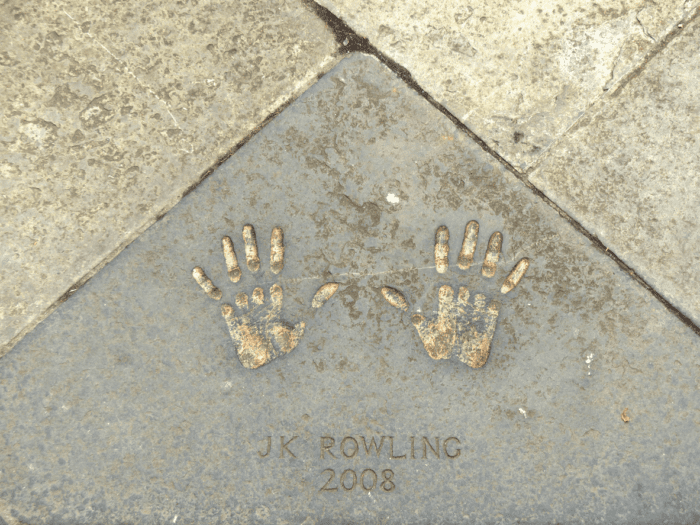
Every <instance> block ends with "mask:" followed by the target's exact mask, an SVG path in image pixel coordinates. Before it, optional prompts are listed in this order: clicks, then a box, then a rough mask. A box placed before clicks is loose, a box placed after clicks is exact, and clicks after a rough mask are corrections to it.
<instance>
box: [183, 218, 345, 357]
mask: <svg viewBox="0 0 700 525" xmlns="http://www.w3.org/2000/svg"><path fill="white" fill-rule="evenodd" d="M243 243H244V245H245V258H246V265H247V266H248V270H250V271H251V272H253V273H255V272H257V271H258V270H259V269H260V257H259V256H258V245H257V241H256V238H255V229H254V228H253V227H252V226H251V225H249V224H248V225H246V226H244V227H243ZM222 244H223V250H224V259H225V260H226V268H227V270H228V275H229V278H230V279H231V281H232V282H234V283H237V282H238V281H240V279H241V276H242V272H241V268H240V266H239V265H238V259H237V257H236V252H235V250H234V247H233V241H231V238H230V237H224V238H223V240H222ZM282 268H284V233H283V232H282V228H279V227H278V228H274V229H273V230H272V237H271V241H270V269H271V270H272V273H274V274H278V273H280V272H281V271H282ZM192 276H193V277H194V279H195V281H197V283H198V284H199V286H201V288H202V290H204V292H205V293H206V294H207V295H208V296H209V297H211V298H212V299H216V300H217V301H218V300H219V299H221V296H222V293H221V290H219V289H218V288H217V287H216V286H215V285H214V283H212V281H211V279H209V277H207V275H206V274H205V273H204V270H202V268H200V267H199V266H197V267H196V268H194V270H192ZM338 286H339V285H338V284H337V283H326V284H325V285H323V286H322V287H321V288H320V289H319V290H318V292H317V293H316V295H315V297H314V299H313V306H314V307H315V308H320V307H321V306H323V304H325V302H326V301H327V300H328V299H330V297H331V296H332V295H333V294H334V293H335V291H336V290H337V289H338ZM250 302H251V303H252V305H249V304H248V296H247V295H246V294H245V293H243V292H241V293H239V294H238V295H236V309H237V310H238V312H236V311H234V308H233V307H232V306H231V305H230V304H224V305H222V306H221V314H222V315H223V316H224V319H225V320H226V324H227V325H228V329H229V332H230V334H231V339H233V343H234V345H235V346H236V353H237V354H238V359H239V360H240V362H241V364H242V365H243V366H244V367H246V368H259V367H261V366H263V365H265V364H267V363H269V362H270V361H272V360H273V359H276V358H278V357H280V356H281V355H284V354H288V353H289V352H291V351H292V350H294V348H296V346H297V345H298V344H299V340H300V339H301V337H302V336H303V335H304V327H305V326H306V324H305V323H304V322H300V323H297V324H296V325H291V324H290V323H288V322H286V321H283V320H282V319H280V311H281V309H282V287H281V286H280V285H279V284H273V285H272V287H271V288H270V297H269V300H268V301H265V295H264V293H263V289H262V288H259V287H258V288H255V289H254V290H253V293H252V294H251V296H250Z"/></svg>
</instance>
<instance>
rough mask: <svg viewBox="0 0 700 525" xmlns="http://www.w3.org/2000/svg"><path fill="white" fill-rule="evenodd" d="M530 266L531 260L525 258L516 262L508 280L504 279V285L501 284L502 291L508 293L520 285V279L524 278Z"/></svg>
mask: <svg viewBox="0 0 700 525" xmlns="http://www.w3.org/2000/svg"><path fill="white" fill-rule="evenodd" d="M529 267H530V260H529V259H527V258H525V259H520V261H518V264H516V265H515V266H514V267H513V269H512V270H511V271H510V273H509V274H508V277H506V280H505V281H503V286H501V293H508V292H510V291H511V290H512V289H513V288H515V287H516V286H518V283H519V282H520V279H522V278H523V276H524V275H525V272H526V271H527V269H528V268H529Z"/></svg>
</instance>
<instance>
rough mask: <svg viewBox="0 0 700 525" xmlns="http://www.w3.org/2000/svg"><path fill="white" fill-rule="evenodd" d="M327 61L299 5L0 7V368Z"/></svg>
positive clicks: (326, 48)
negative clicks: (51, 312)
mask: <svg viewBox="0 0 700 525" xmlns="http://www.w3.org/2000/svg"><path fill="white" fill-rule="evenodd" d="M336 47H337V46H336V44H335V42H334V39H333V36H332V34H330V32H329V31H328V30H327V28H326V27H325V25H324V23H323V22H322V21H320V20H318V18H317V17H316V16H315V15H314V14H313V13H311V12H310V11H309V10H308V9H307V8H306V7H304V6H302V5H301V2H297V1H274V0H270V1H263V2H260V1H257V0H256V1H248V0H244V1H240V2H235V3H234V4H231V3H226V2H213V3H212V2H207V3H206V5H205V4H204V3H199V4H198V3H196V2H194V3H190V2H181V3H177V4H172V5H167V4H163V3H152V2H134V1H128V2H116V3H115V2H112V3H107V2H104V3H94V2H91V3H89V4H87V3H84V2H76V1H71V2H59V3H56V4H52V3H49V4H47V3H46V2H31V1H30V2H10V3H5V4H4V5H2V6H0V71H1V72H2V76H1V77H0V86H1V87H0V90H1V91H2V93H3V100H4V102H3V106H2V110H0V111H1V113H0V137H1V139H0V140H1V141H2V145H3V146H2V149H1V151H0V194H1V195H2V211H1V212H0V213H1V214H2V217H3V221H2V225H1V226H0V241H1V244H2V252H1V254H0V281H2V288H1V290H0V293H1V295H0V354H2V353H4V352H5V351H7V350H8V349H9V346H8V343H9V342H10V341H13V338H14V339H16V338H17V337H18V334H21V333H22V332H23V331H26V330H27V329H28V328H31V327H32V326H33V325H34V324H35V323H36V322H37V321H38V320H39V319H41V318H42V316H43V315H44V313H45V312H46V310H47V308H49V307H50V306H51V305H52V304H54V303H55V301H56V300H57V299H59V297H61V296H62V295H63V294H64V293H65V292H67V291H69V288H70V287H71V286H72V285H73V284H74V283H76V282H77V281H78V280H80V279H81V278H83V277H84V276H85V275H86V274H89V273H90V272H91V271H92V270H93V269H94V268H95V267H96V266H98V265H100V264H101V263H102V262H103V261H104V260H105V259H106V258H107V259H108V258H109V257H111V256H112V255H113V254H114V253H115V251H118V250H119V249H121V248H122V247H123V246H124V245H125V244H126V243H128V242H130V241H131V240H133V238H134V237H135V236H136V235H137V234H138V233H140V232H141V231H143V230H144V229H145V228H146V227H147V226H148V225H149V224H151V223H152V222H153V221H154V220H155V218H156V217H157V216H158V215H159V214H160V213H162V212H163V211H164V210H167V209H169V208H170V207H171V206H172V205H173V204H174V203H175V202H177V201H178V200H179V199H180V197H181V196H182V194H183V192H184V191H186V189H187V188H188V187H190V186H191V185H192V184H193V183H196V182H197V181H198V180H199V179H200V177H201V176H202V175H203V174H204V173H205V171H206V170H207V169H208V168H209V167H211V166H212V165H214V164H215V163H216V162H217V159H219V158H221V157H222V156H224V155H226V154H227V152H228V151H229V150H230V149H231V148H232V146H234V145H235V144H236V143H237V142H238V141H240V140H241V139H243V138H244V137H245V136H246V135H247V134H248V133H250V132H251V130H253V128H254V127H255V126H257V125H259V124H260V123H261V122H262V121H263V119H264V118H265V117H266V116H267V115H269V114H270V113H271V112H272V111H274V110H275V109H276V108H278V107H279V106H280V104H282V103H284V102H285V101H286V100H288V99H289V98H291V97H294V96H296V95H298V94H299V93H301V92H302V91H303V90H304V89H305V88H306V87H308V86H309V85H311V84H312V83H313V82H314V81H315V80H316V76H317V75H318V74H319V73H322V72H324V71H326V70H328V69H329V68H330V67H331V66H332V62H333V61H334V60H335V59H334V58H333V56H332V54H333V53H334V52H335V50H336ZM2 348H4V350H2Z"/></svg>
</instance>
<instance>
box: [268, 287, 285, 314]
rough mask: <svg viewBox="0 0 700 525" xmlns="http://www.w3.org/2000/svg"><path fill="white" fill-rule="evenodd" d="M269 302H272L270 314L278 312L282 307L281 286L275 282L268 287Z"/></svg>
mask: <svg viewBox="0 0 700 525" xmlns="http://www.w3.org/2000/svg"><path fill="white" fill-rule="evenodd" d="M270 302H271V303H272V312H271V314H272V315H276V314H277V313H279V311H280V309H281V308H282V287H281V286H280V285H279V284H277V283H275V284H273V285H272V287H271V288H270Z"/></svg>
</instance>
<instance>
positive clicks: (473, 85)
mask: <svg viewBox="0 0 700 525" xmlns="http://www.w3.org/2000/svg"><path fill="white" fill-rule="evenodd" d="M318 3H319V4H321V5H323V6H324V7H326V8H327V9H329V10H330V11H331V12H332V13H333V14H335V15H336V16H338V17H340V18H341V19H343V20H344V21H345V22H346V23H348V24H349V25H350V26H351V27H352V28H353V29H354V30H355V31H356V32H358V33H359V34H361V35H363V36H365V37H367V38H369V40H370V42H371V43H372V44H374V45H376V46H377V48H379V49H380V50H381V51H382V52H383V53H385V54H386V55H387V56H389V57H390V58H392V59H393V60H395V61H396V62H398V63H399V64H401V65H402V66H404V67H406V68H407V69H408V70H409V71H410V72H411V74H412V75H413V77H414V78H415V79H416V81H417V82H418V83H419V84H420V86H421V87H422V88H424V89H425V90H426V91H427V92H428V93H430V94H431V95H432V96H433V97H434V98H435V99H436V100H437V101H438V102H440V103H442V104H443V105H444V106H445V107H446V108H447V109H449V110H450V111H451V112H452V113H453V114H454V115H455V116H456V117H457V118H459V119H460V120H461V121H462V122H464V123H465V124H466V125H467V126H468V127H469V128H470V129H471V130H472V131H474V132H475V133H476V134H477V135H478V136H479V137H480V138H481V139H483V140H484V141H486V143H487V144H488V145H489V146H491V147H492V148H493V149H494V150H495V151H497V152H498V153H499V154H501V155H502V156H503V157H505V158H506V159H507V160H508V161H509V162H510V163H511V164H513V165H514V166H516V167H518V168H520V169H525V168H527V167H530V166H532V165H533V163H534V162H535V161H536V159H537V158H538V157H539V156H540V155H541V154H542V153H543V152H544V150H545V149H546V148H547V147H548V146H549V145H550V144H552V142H553V141H554V140H556V139H557V138H558V137H559V136H561V135H562V133H564V132H565V131H566V130H567V129H568V128H569V127H570V126H571V125H572V124H573V123H574V122H575V121H576V119H577V118H579V117H580V116H581V115H582V113H583V112H584V111H585V110H586V109H587V108H588V107H589V106H590V104H591V103H593V102H594V101H595V100H597V99H598V98H599V97H601V96H602V95H603V94H604V93H605V90H606V89H609V88H611V87H613V86H615V85H616V83H617V82H618V81H619V80H620V79H621V78H622V77H623V76H624V75H625V74H626V73H628V72H629V71H631V70H632V69H633V68H634V67H636V66H637V65H639V63H640V61H642V59H643V58H644V56H645V54H646V53H647V52H649V51H650V49H651V48H652V47H653V46H654V45H655V44H656V43H657V42H659V41H660V40H661V39H662V38H663V37H664V36H665V35H666V34H667V33H668V32H669V31H670V30H671V29H674V28H676V26H677V24H679V23H682V22H683V21H684V19H686V18H687V17H688V16H690V14H691V13H692V12H693V10H694V9H695V7H697V6H698V4H699V3H700V2H698V1H697V0H670V1H665V2H648V1H647V0H632V1H629V2H620V1H618V0H605V1H602V2H589V1H586V0H576V1H573V2H551V1H549V0H538V1H530V2H522V1H520V0H495V1H489V2H477V3H471V4H470V5H466V4H465V3H464V2H460V1H458V0H447V1H444V2H440V3H439V4H435V3H434V2H418V1H410V2H400V3H398V4H396V3H391V2H383V1H381V0H318Z"/></svg>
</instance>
